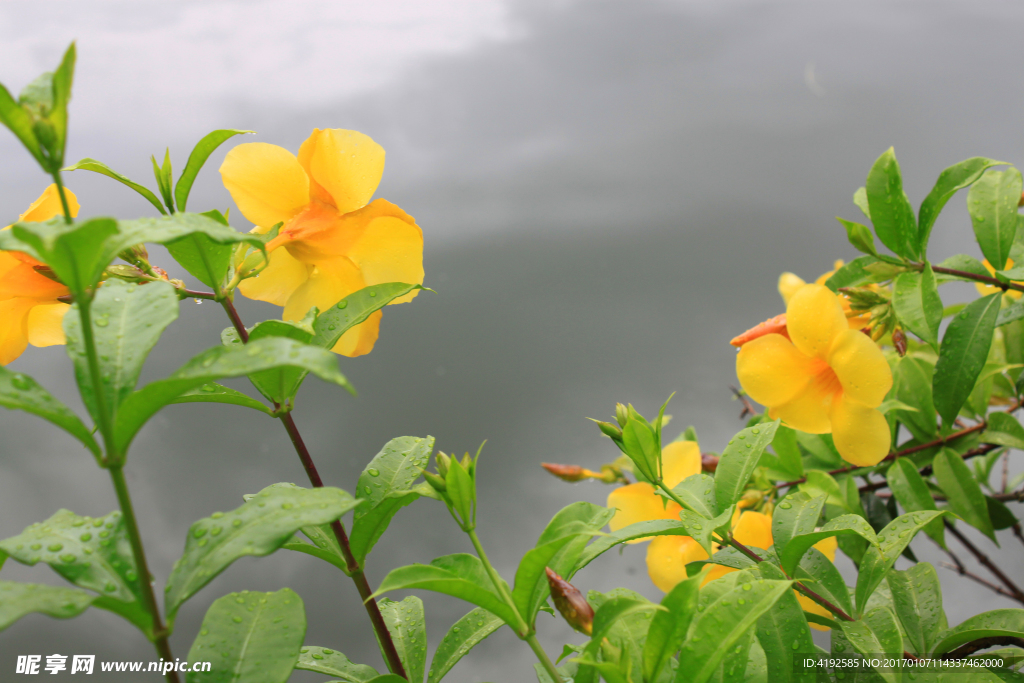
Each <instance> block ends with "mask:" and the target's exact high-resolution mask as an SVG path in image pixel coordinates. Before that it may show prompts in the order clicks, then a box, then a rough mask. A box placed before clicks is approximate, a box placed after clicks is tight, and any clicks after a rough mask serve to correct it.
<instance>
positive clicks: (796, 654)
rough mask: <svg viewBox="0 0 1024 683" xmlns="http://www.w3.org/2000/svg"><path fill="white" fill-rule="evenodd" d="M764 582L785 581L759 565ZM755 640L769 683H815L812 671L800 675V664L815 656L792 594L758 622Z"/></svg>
mask: <svg viewBox="0 0 1024 683" xmlns="http://www.w3.org/2000/svg"><path fill="white" fill-rule="evenodd" d="M759 571H760V572H761V575H762V576H763V577H764V578H766V579H771V580H784V579H785V578H786V577H785V575H784V574H783V573H782V572H781V571H780V570H779V569H778V568H777V567H776V566H775V565H772V564H770V563H768V562H762V563H761V564H760V565H759ZM756 633H757V640H758V642H759V643H760V644H761V648H762V649H763V650H764V654H765V658H766V660H767V663H768V668H769V671H771V672H772V683H788V682H789V681H794V682H796V681H799V682H801V683H814V679H815V675H814V672H813V671H801V670H800V669H799V661H800V659H801V658H803V657H806V656H807V655H808V654H813V653H814V641H813V640H812V639H811V629H810V627H808V625H807V620H806V619H805V618H804V610H803V608H802V607H801V606H800V602H799V601H798V600H797V597H796V595H795V594H794V593H793V591H786V592H785V593H784V594H783V595H782V597H780V598H779V601H778V602H776V603H775V604H774V605H773V606H772V608H771V609H769V610H768V611H767V612H765V613H764V616H762V617H761V618H760V619H758V620H757V629H756Z"/></svg>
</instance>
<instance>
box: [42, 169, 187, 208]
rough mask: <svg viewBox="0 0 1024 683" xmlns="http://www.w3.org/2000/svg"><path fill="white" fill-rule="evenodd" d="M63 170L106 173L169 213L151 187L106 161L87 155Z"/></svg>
mask: <svg viewBox="0 0 1024 683" xmlns="http://www.w3.org/2000/svg"><path fill="white" fill-rule="evenodd" d="M61 170H64V171H79V170H81V171H92V172H93V173H99V174H100V175H105V176H107V177H108V178H113V179H114V180H116V181H117V182H119V183H121V184H123V185H127V186H128V187H130V188H132V189H133V190H135V191H136V192H138V193H139V194H141V195H142V196H143V197H145V198H146V200H147V201H148V202H149V203H150V204H152V205H153V206H155V207H156V210H157V211H159V212H160V213H162V214H164V215H167V209H165V208H164V205H163V204H161V203H160V200H159V199H157V196H156V195H155V194H153V192H152V190H150V189H149V188H147V187H145V186H144V185H139V184H138V183H136V182H135V181H133V180H131V179H129V178H127V177H125V176H123V175H121V174H120V173H118V172H117V171H115V170H113V169H112V168H110V167H109V166H107V165H106V164H104V163H102V162H100V161H96V160H95V159H90V158H88V157H86V158H85V159H82V160H81V161H78V162H76V163H74V164H72V165H70V166H67V167H65V168H63V169H61Z"/></svg>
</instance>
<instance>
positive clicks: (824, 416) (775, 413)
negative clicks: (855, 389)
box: [768, 364, 841, 434]
mask: <svg viewBox="0 0 1024 683" xmlns="http://www.w3.org/2000/svg"><path fill="white" fill-rule="evenodd" d="M823 365H824V364H823ZM840 388H841V385H840V384H839V380H838V379H836V376H835V373H833V372H832V371H831V370H830V369H829V368H828V367H823V369H822V370H821V371H820V372H818V374H816V375H815V376H814V378H813V379H812V380H811V381H810V382H808V383H807V385H806V386H805V387H804V389H803V390H802V391H801V392H800V393H798V394H797V395H796V396H794V397H793V398H792V399H790V400H789V401H787V402H786V403H783V404H781V405H777V406H772V407H770V408H769V410H768V416H769V417H771V418H772V419H773V420H777V419H781V420H782V421H783V422H784V423H785V424H786V426H787V427H792V428H793V429H799V430H800V431H801V432H807V433H808V434H828V433H829V432H830V431H832V424H831V422H829V410H830V409H831V407H832V402H833V400H834V398H835V393H836V391H837V390H838V389H840Z"/></svg>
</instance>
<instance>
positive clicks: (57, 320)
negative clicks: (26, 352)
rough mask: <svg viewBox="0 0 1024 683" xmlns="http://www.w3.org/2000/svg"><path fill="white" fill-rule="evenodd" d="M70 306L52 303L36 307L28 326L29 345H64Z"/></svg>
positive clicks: (32, 311)
mask: <svg viewBox="0 0 1024 683" xmlns="http://www.w3.org/2000/svg"><path fill="white" fill-rule="evenodd" d="M69 308H71V306H70V305H68V304H62V303H59V302H58V303H52V304H40V305H39V306H34V307H33V308H32V310H31V311H29V314H28V321H27V324H26V327H27V331H28V343H29V344H31V345H32V346H40V347H41V346H54V345H57V344H63V343H64V314H65V313H67V312H68V309H69Z"/></svg>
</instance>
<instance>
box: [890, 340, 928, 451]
mask: <svg viewBox="0 0 1024 683" xmlns="http://www.w3.org/2000/svg"><path fill="white" fill-rule="evenodd" d="M934 374H935V366H934V365H932V364H931V363H929V362H928V361H926V360H924V359H922V358H915V357H913V356H905V357H903V358H901V359H899V361H897V363H896V367H895V369H894V370H893V387H894V389H895V392H894V393H895V394H896V398H897V399H898V400H899V401H902V402H903V403H906V404H907V405H910V406H913V407H914V408H916V409H917V410H916V411H909V410H898V411H897V412H896V417H897V419H899V421H900V422H901V423H903V425H905V426H906V428H907V429H908V430H910V433H911V434H913V435H914V438H915V439H917V440H918V441H921V442H922V443H924V442H927V441H930V440H932V439H933V438H935V436H936V434H938V431H939V426H938V420H936V419H935V416H936V413H935V404H934V402H933V401H932V375H934Z"/></svg>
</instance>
